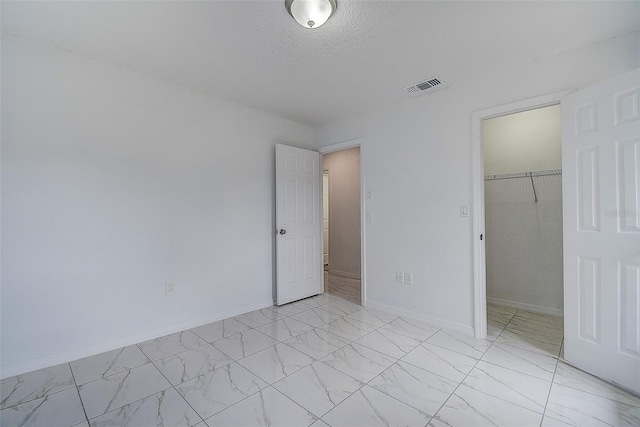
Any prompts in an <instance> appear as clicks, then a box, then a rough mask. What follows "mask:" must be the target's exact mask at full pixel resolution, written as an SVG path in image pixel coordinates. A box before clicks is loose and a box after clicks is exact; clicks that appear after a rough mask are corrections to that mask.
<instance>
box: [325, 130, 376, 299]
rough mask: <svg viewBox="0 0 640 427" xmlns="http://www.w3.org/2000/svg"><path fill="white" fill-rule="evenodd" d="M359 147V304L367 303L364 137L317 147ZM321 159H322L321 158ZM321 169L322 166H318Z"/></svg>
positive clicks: (338, 148) (326, 151)
mask: <svg viewBox="0 0 640 427" xmlns="http://www.w3.org/2000/svg"><path fill="white" fill-rule="evenodd" d="M354 147H360V304H362V306H363V307H366V305H367V285H366V283H367V269H366V263H367V258H366V245H365V243H366V241H367V239H366V230H367V228H366V227H365V212H364V208H365V191H364V187H365V185H364V162H363V161H362V160H363V158H364V151H365V148H364V138H357V139H350V140H348V141H343V142H339V143H337V144H330V145H324V146H322V147H319V148H318V152H319V153H320V154H328V153H333V152H334V151H340V150H346V149H348V148H354ZM321 160H322V159H321ZM320 169H322V167H321V168H320Z"/></svg>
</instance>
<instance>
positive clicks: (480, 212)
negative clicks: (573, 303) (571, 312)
mask: <svg viewBox="0 0 640 427" xmlns="http://www.w3.org/2000/svg"><path fill="white" fill-rule="evenodd" d="M572 92H575V90H565V91H561V92H555V93H551V94H547V95H542V96H538V97H535V98H529V99H525V100H522V101H517V102H513V103H510V104H505V105H499V106H497V107H492V108H487V109H484V110H480V111H476V112H474V113H473V114H472V116H471V126H472V130H471V132H472V133H471V166H472V175H471V176H472V181H473V199H472V204H471V212H472V216H473V224H472V235H471V238H472V240H473V331H474V336H475V337H476V338H485V337H486V336H487V264H486V258H485V240H484V239H483V240H480V235H482V236H483V237H484V234H485V229H484V228H485V221H484V159H483V152H484V143H483V141H482V122H483V121H484V120H486V119H492V118H495V117H500V116H505V115H508V114H514V113H520V112H523V111H528V110H534V109H536V108H543V107H549V106H551V105H558V104H561V102H562V99H563V98H564V97H565V96H567V95H569V94H570V93H572ZM567 215H568V212H563V213H562V217H563V220H562V222H563V226H564V223H565V220H564V218H566V216H567ZM564 304H565V305H566V304H567V301H564Z"/></svg>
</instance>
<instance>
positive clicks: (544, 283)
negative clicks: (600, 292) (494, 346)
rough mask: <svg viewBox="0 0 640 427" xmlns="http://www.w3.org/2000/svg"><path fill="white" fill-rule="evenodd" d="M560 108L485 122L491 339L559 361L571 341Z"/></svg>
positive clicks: (486, 238) (488, 334)
mask: <svg viewBox="0 0 640 427" xmlns="http://www.w3.org/2000/svg"><path fill="white" fill-rule="evenodd" d="M561 140H562V120H561V111H560V105H559V104H555V105H551V106H546V107H541V108H535V109H531V110H527V111H521V112H517V113H510V114H506V115H502V116H498V117H492V118H489V119H485V120H483V121H482V143H483V169H484V208H485V211H484V217H485V255H486V259H485V268H486V295H487V338H489V339H491V340H495V339H498V341H500V342H501V343H504V344H509V345H512V346H515V347H519V348H522V349H524V350H531V351H535V352H543V353H546V354H549V355H552V356H554V357H558V355H559V353H560V350H561V347H562V339H563V328H564V325H563V318H562V314H563V272H562V265H563V258H562V223H563V220H562V143H561Z"/></svg>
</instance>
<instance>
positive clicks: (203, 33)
mask: <svg viewBox="0 0 640 427" xmlns="http://www.w3.org/2000/svg"><path fill="white" fill-rule="evenodd" d="M1 8H2V9H1V12H2V31H3V32H5V33H10V34H13V35H16V36H20V37H25V38H28V39H31V40H33V41H36V42H40V43H45V44H48V45H52V46H55V47H58V48H62V49H65V50H70V51H73V52H76V53H79V54H82V55H85V56H89V57H92V58H96V59H99V60H102V61H106V62H109V63H112V64H115V65H118V66H122V67H125V68H127V69H129V70H132V71H137V72H141V73H145V74H148V75H151V76H154V77H157V78H160V79H163V80H166V81H170V82H173V83H177V84H179V85H182V86H186V87H190V88H192V89H195V90H198V91H202V92H206V93H208V94H211V95H215V96H219V97H221V98H225V99H227V100H230V101H234V102H237V103H240V104H244V105H247V106H250V107H254V108H257V109H260V110H263V111H267V112H270V113H273V114H277V115H279V116H283V117H287V118H290V119H293V120H296V121H299V122H302V123H306V124H309V125H319V124H324V123H329V122H333V121H336V120H339V119H341V118H344V117H348V116H352V115H355V114H359V113H362V112H365V111H369V110H373V109H377V108H381V107H384V106H387V105H390V104H393V103H397V102H400V101H402V100H403V99H406V98H407V94H406V93H405V91H404V87H405V86H408V85H411V84H413V83H416V82H417V81H420V80H422V79H425V78H428V77H431V76H433V75H439V76H440V77H442V78H444V79H446V80H449V81H452V83H453V84H455V83H456V80H459V79H471V78H474V75H473V73H475V72H477V71H478V70H482V69H483V68H484V69H489V68H490V66H491V65H495V64H496V63H500V62H505V61H509V62H512V61H533V60H536V59H539V58H542V57H547V56H552V55H555V54H558V53H561V52H564V51H568V50H572V49H577V48H580V47H584V46H588V45H591V44H594V43H598V42H601V41H604V40H608V39H611V38H613V37H616V36H621V35H625V34H628V33H631V32H636V31H638V28H639V27H640V2H637V1H633V2H594V3H591V2H477V1H476V2H454V1H448V2H435V1H409V2H401V1H345V0H338V9H337V12H336V14H335V15H334V16H333V17H332V18H331V19H330V20H329V21H328V22H327V23H326V24H325V25H324V26H322V27H320V28H318V29H315V30H307V29H304V28H302V27H300V26H299V25H298V24H297V23H296V22H295V21H294V20H293V19H292V18H291V17H290V16H289V15H288V14H287V12H286V10H285V8H284V0H277V1H276V0H263V1H199V2H185V1H172V2H170V1H164V2H94V1H84V2H51V1H48V2H6V1H3V2H2V5H1ZM426 96H428V95H426Z"/></svg>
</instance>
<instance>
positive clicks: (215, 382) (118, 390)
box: [0, 278, 640, 427]
mask: <svg viewBox="0 0 640 427" xmlns="http://www.w3.org/2000/svg"><path fill="white" fill-rule="evenodd" d="M330 280H331V278H330ZM334 280H336V281H335V283H334V285H335V284H338V285H339V286H338V287H340V286H342V287H344V286H345V285H344V284H342V285H340V284H341V283H343V282H348V281H349V280H343V279H340V278H334ZM489 322H490V336H489V338H490V339H487V340H476V339H473V338H471V337H469V336H466V335H462V334H460V333H456V332H452V331H448V330H444V329H439V328H436V327H433V326H430V325H428V324H424V323H421V322H418V321H415V320H411V319H405V318H400V317H397V316H393V315H389V314H384V313H381V312H377V311H374V310H369V309H364V308H363V307H361V306H359V305H356V304H354V303H353V302H351V301H348V300H347V299H344V298H341V297H338V296H336V295H335V294H331V293H325V294H324V295H320V296H316V297H313V298H309V299H306V300H304V301H301V302H296V303H292V304H289V305H286V306H283V307H279V308H276V307H273V308H267V309H263V310H258V311H254V312H251V313H246V314H243V315H240V316H236V317H234V318H230V319H226V320H224V321H220V322H216V323H212V324H209V325H204V326H200V327H197V328H194V329H191V330H187V331H183V332H181V333H176V334H172V335H169V336H165V337H161V338H158V339H155V340H150V341H147V342H142V343H139V344H137V345H133V346H130V347H126V348H122V349H119V350H115V351H111V352H108V353H104V354H100V355H97V356H93V357H89V358H86V359H82V360H77V361H75V362H71V363H65V364H62V365H59V366H54V367H52V368H48V369H44V370H41V371H36V372H32V373H29V374H25V375H21V376H19V377H14V378H8V379H6V380H3V381H2V384H1V388H2V397H1V398H2V401H1V408H2V411H1V412H0V421H1V423H0V424H2V425H3V426H22V425H34V426H36V425H37V426H47V427H57V426H76V425H77V426H88V425H91V426H95V427H97V426H178V425H179V426H193V425H196V426H198V427H206V426H210V427H213V426H266V425H268V426H294V427H300V426H308V425H313V426H315V427H320V426H333V427H339V426H366V427H373V426H426V425H429V426H432V427H442V426H447V425H448V426H485V425H486V426H493V425H502V426H545V427H546V426H590V425H611V426H638V425H640V399H639V398H637V397H633V396H631V395H629V394H626V393H624V392H622V391H621V390H618V389H616V388H615V387H612V386H610V385H608V384H607V383H604V382H602V381H599V380H598V379H596V378H594V377H592V376H590V375H587V374H585V373H583V372H581V371H578V370H576V369H574V368H571V367H570V366H568V365H566V364H564V363H562V362H559V361H558V359H557V357H558V355H559V354H560V353H561V347H562V320H561V319H558V318H553V317H549V316H541V315H538V314H534V313H528V312H524V311H519V310H515V309H509V308H501V307H490V308H489Z"/></svg>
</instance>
